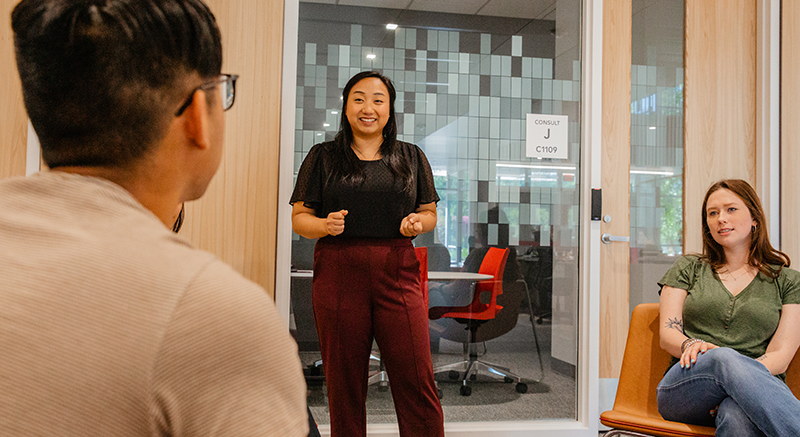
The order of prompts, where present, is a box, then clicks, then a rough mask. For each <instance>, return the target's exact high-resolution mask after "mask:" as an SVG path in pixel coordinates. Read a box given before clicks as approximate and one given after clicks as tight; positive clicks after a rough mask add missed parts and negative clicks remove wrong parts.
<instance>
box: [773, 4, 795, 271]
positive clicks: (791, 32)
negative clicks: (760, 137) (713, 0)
mask: <svg viewBox="0 0 800 437" xmlns="http://www.w3.org/2000/svg"><path fill="white" fill-rule="evenodd" d="M781 14H782V17H781V23H782V27H781V52H782V53H781V250H782V251H784V252H786V254H787V255H789V257H790V258H791V259H792V267H794V268H795V269H796V268H798V265H800V194H798V193H799V192H800V190H798V189H800V171H798V169H800V57H798V56H797V53H798V50H800V3H798V2H796V1H784V2H783V6H782V11H781ZM773 244H774V243H773Z"/></svg>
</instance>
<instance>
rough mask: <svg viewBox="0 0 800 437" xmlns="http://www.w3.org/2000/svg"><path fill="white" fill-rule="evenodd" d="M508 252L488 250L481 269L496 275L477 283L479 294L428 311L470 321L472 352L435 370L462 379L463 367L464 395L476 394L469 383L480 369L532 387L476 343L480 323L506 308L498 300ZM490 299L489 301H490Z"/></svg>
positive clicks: (520, 390)
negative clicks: (481, 355)
mask: <svg viewBox="0 0 800 437" xmlns="http://www.w3.org/2000/svg"><path fill="white" fill-rule="evenodd" d="M508 252H509V251H508V249H498V248H496V247H491V248H489V251H488V252H486V256H484V258H483V262H481V267H480V269H479V271H478V272H479V273H483V274H488V275H492V276H493V278H492V279H487V280H484V281H480V282H478V283H477V284H476V286H475V295H474V296H473V298H472V302H471V303H470V304H469V305H466V306H462V307H433V308H431V309H430V310H429V312H428V316H429V317H430V319H432V320H436V319H440V318H442V317H448V318H452V319H455V320H456V321H457V322H459V323H461V324H463V325H466V328H467V330H469V333H470V336H469V353H468V356H467V357H465V359H464V360H463V361H460V362H457V363H453V364H448V365H445V366H441V367H437V368H434V369H433V372H434V373H441V372H450V377H451V378H452V379H458V377H459V371H463V372H464V377H463V379H462V382H461V389H460V393H461V395H462V396H469V395H470V394H472V387H470V386H469V384H468V381H469V380H470V378H472V377H473V375H475V376H477V374H478V371H479V370H480V369H483V370H486V371H488V372H489V373H490V374H493V375H500V376H502V377H503V380H504V381H506V382H513V381H516V382H517V385H516V390H517V392H518V393H525V392H527V391H528V385H527V384H525V383H524V382H522V378H520V377H519V376H518V375H516V374H514V373H511V370H510V369H508V368H506V367H501V366H498V365H496V364H491V363H487V362H484V361H480V360H478V354H477V351H476V350H475V347H474V345H475V343H477V342H478V329H479V328H480V326H481V325H482V324H484V323H486V322H487V321H489V320H492V319H494V318H495V316H497V314H498V313H499V312H500V310H502V309H503V307H502V306H501V305H498V304H497V296H499V295H501V294H503V271H504V270H505V268H506V261H508ZM487 293H488V294H489V296H488V299H486V298H485V294H487ZM482 297H484V299H482ZM487 300H488V302H486V301H487ZM465 352H466V350H465Z"/></svg>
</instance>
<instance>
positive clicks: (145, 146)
mask: <svg viewBox="0 0 800 437" xmlns="http://www.w3.org/2000/svg"><path fill="white" fill-rule="evenodd" d="M11 23H12V27H13V30H14V44H15V47H16V57H17V67H18V69H19V73H20V78H21V80H22V92H23V97H24V100H25V107H26V109H27V111H28V115H29V116H30V119H31V123H32V124H33V127H34V129H35V130H36V133H37V134H38V136H39V140H40V142H41V145H42V156H43V158H44V160H45V162H46V163H47V165H48V166H50V167H51V168H54V167H62V166H104V167H117V168H126V167H129V166H130V165H132V164H134V163H135V162H137V160H138V159H139V158H141V157H143V156H144V155H145V154H146V153H147V152H148V151H149V150H150V148H151V147H152V146H153V145H154V144H156V142H157V141H158V140H159V139H160V138H161V137H162V136H163V135H164V133H165V132H166V130H167V128H168V126H169V123H171V121H172V119H173V117H174V113H175V111H176V110H177V107H178V106H180V101H182V100H184V99H186V98H187V97H188V95H189V94H188V93H189V92H190V91H191V89H192V88H193V87H195V86H197V85H199V83H189V82H190V81H189V80H187V79H189V78H192V77H194V76H199V77H200V79H203V80H211V79H214V78H215V77H217V76H218V75H219V74H220V68H221V66H222V43H221V39H220V31H219V27H218V26H217V23H216V20H215V18H214V15H213V14H212V13H211V11H210V10H209V9H208V7H207V6H206V5H205V4H204V3H203V2H202V0H23V1H21V2H20V3H19V4H18V5H17V6H16V7H15V8H14V11H13V13H12V15H11ZM210 95H216V94H214V93H209V96H210Z"/></svg>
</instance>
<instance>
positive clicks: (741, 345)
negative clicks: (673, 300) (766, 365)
mask: <svg viewBox="0 0 800 437" xmlns="http://www.w3.org/2000/svg"><path fill="white" fill-rule="evenodd" d="M658 284H659V285H660V286H662V287H663V286H665V285H669V286H670V287H675V288H680V289H683V290H686V291H687V292H688V293H689V294H688V295H687V296H686V300H685V301H684V303H683V332H684V334H686V336H687V337H689V338H699V339H701V340H703V341H707V342H709V343H712V344H715V345H717V346H722V347H729V348H731V349H734V350H736V351H737V352H739V353H741V354H743V355H747V356H748V357H751V358H758V357H760V356H762V355H764V353H765V352H766V351H767V345H768V344H769V342H770V340H771V339H772V336H773V335H774V334H775V331H776V330H777V329H778V322H780V318H781V307H782V306H783V305H786V304H800V272H797V271H796V270H793V269H789V268H785V267H784V268H783V269H781V273H780V275H779V276H778V277H777V278H776V279H771V278H770V277H768V276H766V275H764V274H763V273H761V272H759V273H758V274H757V275H756V277H755V278H754V279H753V281H752V282H750V284H749V285H748V286H747V287H745V289H744V290H742V291H741V292H739V294H737V295H736V296H734V295H732V294H731V292H730V291H728V289H727V288H725V285H724V284H723V283H722V281H721V280H720V278H719V275H717V273H716V272H715V271H714V269H713V268H712V267H711V265H710V264H708V263H707V262H705V261H703V260H701V259H700V257H699V256H697V255H685V256H683V257H681V258H680V259H679V260H678V261H676V262H675V264H674V265H673V266H672V268H670V269H669V271H667V273H666V274H665V275H664V277H663V278H661V280H660V281H659V282H658ZM675 362H678V359H677V358H675V359H673V364H674V363H675ZM779 377H780V378H781V379H784V377H783V375H779Z"/></svg>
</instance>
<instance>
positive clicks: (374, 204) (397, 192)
mask: <svg viewBox="0 0 800 437" xmlns="http://www.w3.org/2000/svg"><path fill="white" fill-rule="evenodd" d="M342 100H343V107H342V118H341V126H340V129H339V132H338V133H337V134H336V137H335V138H334V140H333V141H330V142H325V143H321V144H317V145H315V146H314V147H313V148H312V149H311V150H310V151H309V152H308V156H306V158H305V160H304V161H303V164H302V166H301V167H300V171H299V173H298V175H297V184H296V185H295V189H294V193H293V194H292V199H291V203H292V205H293V207H292V229H294V231H295V232H296V233H298V234H300V235H302V236H303V237H306V238H319V240H318V241H317V245H316V248H315V250H314V281H313V297H312V300H313V305H314V316H315V317H316V322H317V330H318V332H319V338H320V346H321V349H322V361H323V363H324V367H325V378H326V381H327V385H328V408H329V409H330V415H331V432H332V434H331V435H332V436H334V437H359V436H366V433H367V412H366V404H365V402H366V396H367V377H368V370H369V355H370V350H371V349H372V341H373V338H374V339H375V341H377V343H378V347H379V348H380V350H381V360H383V363H384V364H385V367H386V371H387V372H388V374H389V380H390V381H391V391H392V398H393V399H394V405H395V411H396V412H397V421H398V424H399V427H400V435H401V436H408V437H410V436H431V437H437V436H444V425H443V417H442V407H441V404H440V403H439V399H438V397H437V395H436V386H435V384H434V380H433V366H432V362H431V354H430V337H429V334H428V307H427V305H426V304H425V302H424V301H423V297H422V292H421V289H420V284H419V262H418V261H417V258H416V255H415V252H414V247H413V245H412V244H411V238H413V237H415V236H417V235H419V234H422V233H425V232H428V231H431V230H433V229H434V228H435V227H436V202H438V201H439V196H438V195H437V194H436V189H435V188H434V184H433V173H432V172H431V168H430V164H428V160H427V159H426V158H425V155H424V154H423V153H422V150H420V149H419V148H418V147H417V146H415V145H413V144H409V143H404V142H401V141H398V140H397V122H396V118H395V111H394V101H395V89H394V85H392V82H391V81H390V80H389V79H388V78H387V77H385V76H383V75H381V74H380V73H378V72H375V71H365V72H361V73H359V74H357V75H355V76H353V77H352V78H351V79H350V80H349V81H348V82H347V85H345V87H344V90H343V92H342Z"/></svg>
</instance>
